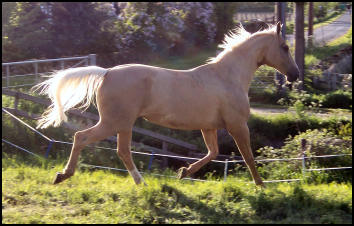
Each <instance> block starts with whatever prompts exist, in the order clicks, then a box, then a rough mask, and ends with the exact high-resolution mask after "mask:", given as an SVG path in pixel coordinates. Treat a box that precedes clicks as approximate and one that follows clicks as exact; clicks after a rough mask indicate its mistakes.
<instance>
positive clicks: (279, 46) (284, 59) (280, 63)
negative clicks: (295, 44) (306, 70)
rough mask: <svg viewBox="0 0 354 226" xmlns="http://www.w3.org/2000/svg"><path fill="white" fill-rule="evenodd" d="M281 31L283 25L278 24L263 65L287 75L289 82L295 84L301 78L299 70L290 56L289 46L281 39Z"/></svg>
mask: <svg viewBox="0 0 354 226" xmlns="http://www.w3.org/2000/svg"><path fill="white" fill-rule="evenodd" d="M280 30H281V24H280V23H278V24H277V25H276V30H275V33H274V36H273V41H271V42H270V44H269V46H268V48H267V51H266V53H265V56H264V59H263V62H262V63H264V64H266V65H268V66H271V67H273V68H275V69H277V70H278V71H280V72H281V73H282V74H284V75H286V77H287V80H288V81H289V82H294V81H295V80H296V79H297V78H298V77H299V74H300V72H299V68H298V67H297V65H296V63H295V61H294V59H293V58H292V56H291V54H290V51H289V46H288V45H287V44H286V43H285V41H284V39H283V38H282V37H281V35H280Z"/></svg>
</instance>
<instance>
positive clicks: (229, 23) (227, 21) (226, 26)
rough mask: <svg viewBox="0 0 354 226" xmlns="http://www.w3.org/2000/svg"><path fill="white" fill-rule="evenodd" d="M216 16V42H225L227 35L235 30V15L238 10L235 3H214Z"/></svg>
mask: <svg viewBox="0 0 354 226" xmlns="http://www.w3.org/2000/svg"><path fill="white" fill-rule="evenodd" d="M213 4H214V14H215V23H216V35H215V42H216V43H219V42H221V41H222V40H224V36H225V34H226V33H227V32H228V31H230V30H231V29H233V28H234V26H235V23H234V20H233V18H234V15H235V12H236V9H237V5H236V3H235V2H214V3H213Z"/></svg>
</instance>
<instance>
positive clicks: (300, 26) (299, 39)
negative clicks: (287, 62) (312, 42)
mask: <svg viewBox="0 0 354 226" xmlns="http://www.w3.org/2000/svg"><path fill="white" fill-rule="evenodd" d="M295 4H296V8H295V10H296V19H295V20H296V21H295V62H296V64H297V66H298V67H299V71H300V76H299V79H300V81H301V82H302V83H301V84H300V87H299V89H300V90H303V89H304V70H305V36H304V2H296V3H295Z"/></svg>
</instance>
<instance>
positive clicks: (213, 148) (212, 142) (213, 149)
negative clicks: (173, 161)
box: [178, 129, 219, 179]
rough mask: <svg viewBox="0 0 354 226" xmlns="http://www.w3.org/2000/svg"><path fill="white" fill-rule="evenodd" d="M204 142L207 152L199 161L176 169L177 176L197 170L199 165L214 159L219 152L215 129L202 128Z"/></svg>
mask: <svg viewBox="0 0 354 226" xmlns="http://www.w3.org/2000/svg"><path fill="white" fill-rule="evenodd" d="M202 134H203V138H204V142H205V144H206V146H207V148H208V151H209V152H208V154H207V155H206V156H205V157H204V158H202V159H200V160H199V161H197V162H195V163H193V164H191V165H190V166H189V167H188V168H186V167H182V168H180V169H179V170H178V178H179V179H182V178H183V177H186V176H188V175H190V174H193V173H195V172H197V171H198V170H199V169H200V168H201V167H203V166H204V165H205V164H207V163H208V162H210V161H211V160H213V159H215V158H216V157H217V155H218V154H219V147H218V138H217V130H216V129H211V130H202Z"/></svg>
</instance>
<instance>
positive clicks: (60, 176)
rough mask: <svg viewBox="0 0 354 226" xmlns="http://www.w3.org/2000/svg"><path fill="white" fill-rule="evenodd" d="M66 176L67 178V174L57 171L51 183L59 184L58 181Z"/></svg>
mask: <svg viewBox="0 0 354 226" xmlns="http://www.w3.org/2000/svg"><path fill="white" fill-rule="evenodd" d="M67 178H69V176H67V175H65V174H63V173H59V172H58V173H57V175H56V177H55V179H54V181H53V184H59V183H60V182H62V181H63V180H65V179H67Z"/></svg>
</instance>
